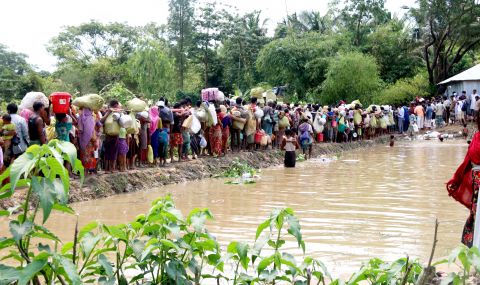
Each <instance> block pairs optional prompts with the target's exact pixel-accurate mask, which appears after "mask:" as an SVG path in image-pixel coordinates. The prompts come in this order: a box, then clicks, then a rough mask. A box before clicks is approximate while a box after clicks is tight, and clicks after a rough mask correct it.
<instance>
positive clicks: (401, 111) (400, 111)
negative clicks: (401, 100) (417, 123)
mask: <svg viewBox="0 0 480 285" xmlns="http://www.w3.org/2000/svg"><path fill="white" fill-rule="evenodd" d="M398 118H400V119H404V118H405V109H403V107H400V108H398Z"/></svg>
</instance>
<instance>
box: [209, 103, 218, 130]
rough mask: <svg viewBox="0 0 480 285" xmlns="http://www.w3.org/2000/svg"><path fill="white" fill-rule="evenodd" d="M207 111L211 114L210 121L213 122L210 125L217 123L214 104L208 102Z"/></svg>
mask: <svg viewBox="0 0 480 285" xmlns="http://www.w3.org/2000/svg"><path fill="white" fill-rule="evenodd" d="M208 111H210V114H211V116H212V122H213V125H212V126H215V125H217V124H218V118H217V112H216V111H215V106H214V105H213V104H210V105H209V106H208Z"/></svg>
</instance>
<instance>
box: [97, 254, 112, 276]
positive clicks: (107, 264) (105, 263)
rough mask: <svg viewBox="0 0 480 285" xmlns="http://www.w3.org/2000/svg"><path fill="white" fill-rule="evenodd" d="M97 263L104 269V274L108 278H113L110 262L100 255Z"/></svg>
mask: <svg viewBox="0 0 480 285" xmlns="http://www.w3.org/2000/svg"><path fill="white" fill-rule="evenodd" d="M98 263H99V264H100V265H101V266H102V267H103V269H105V272H106V273H107V276H108V277H112V276H113V268H112V264H111V263H110V261H108V259H107V257H106V256H105V255H103V254H100V255H99V256H98Z"/></svg>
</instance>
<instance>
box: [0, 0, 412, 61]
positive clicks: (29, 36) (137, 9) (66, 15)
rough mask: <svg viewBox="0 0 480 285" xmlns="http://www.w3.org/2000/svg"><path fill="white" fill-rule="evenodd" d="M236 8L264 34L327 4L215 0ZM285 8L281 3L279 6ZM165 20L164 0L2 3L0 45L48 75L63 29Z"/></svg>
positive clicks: (391, 5)
mask: <svg viewBox="0 0 480 285" xmlns="http://www.w3.org/2000/svg"><path fill="white" fill-rule="evenodd" d="M218 2H222V3H225V4H229V5H234V6H236V7H238V9H239V11H240V12H241V13H244V12H249V11H252V10H262V14H263V16H264V17H266V18H268V19H269V24H268V26H269V27H270V29H273V27H275V24H276V23H277V22H279V21H281V19H283V18H285V16H286V14H287V10H288V13H294V12H299V11H303V10H316V11H320V12H321V13H322V14H323V13H325V11H326V10H327V6H328V2H329V0H219V1H218ZM285 2H286V3H285ZM414 3H415V0H387V1H386V7H387V9H389V10H390V11H392V12H393V13H397V14H400V15H401V14H402V13H404V11H405V10H403V9H402V8H401V7H402V6H412V5H414ZM285 4H286V5H285ZM167 17H168V0H77V1H72V0H43V1H39V0H6V1H2V4H1V10H0V43H2V44H4V45H7V46H8V47H9V48H10V50H12V51H15V52H22V53H25V54H27V55H28V57H29V58H28V61H29V62H30V63H32V64H34V65H36V66H37V67H38V69H44V70H50V71H51V70H53V69H54V66H55V62H56V59H55V57H53V56H52V55H50V54H49V53H48V52H47V51H46V49H45V46H46V44H47V43H48V41H49V40H50V39H51V38H53V37H54V36H56V35H57V34H58V33H59V32H60V31H61V29H62V27H63V26H69V25H78V24H81V23H84V22H88V21H89V20H91V19H95V20H99V21H101V22H115V21H117V22H127V23H128V24H130V25H135V26H138V25H144V24H146V23H148V22H157V23H159V24H164V23H166V21H167Z"/></svg>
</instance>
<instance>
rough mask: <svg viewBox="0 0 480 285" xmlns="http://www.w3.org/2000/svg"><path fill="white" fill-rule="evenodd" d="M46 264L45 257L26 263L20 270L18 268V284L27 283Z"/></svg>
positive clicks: (24, 284)
mask: <svg viewBox="0 0 480 285" xmlns="http://www.w3.org/2000/svg"><path fill="white" fill-rule="evenodd" d="M45 265H47V260H46V259H41V260H34V261H32V263H29V264H27V266H25V267H24V268H22V270H20V273H19V278H18V284H19V285H27V284H28V283H29V282H30V280H32V278H33V277H34V276H35V275H37V273H38V272H40V270H42V269H43V268H44V267H45Z"/></svg>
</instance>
